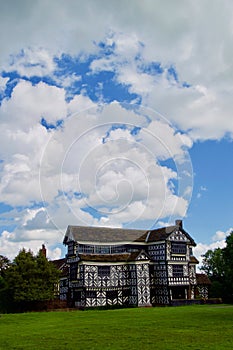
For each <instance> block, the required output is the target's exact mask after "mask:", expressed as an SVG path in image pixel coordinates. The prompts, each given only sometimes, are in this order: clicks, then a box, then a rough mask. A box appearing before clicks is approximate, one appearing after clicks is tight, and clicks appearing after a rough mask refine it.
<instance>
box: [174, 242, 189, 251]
mask: <svg viewBox="0 0 233 350" xmlns="http://www.w3.org/2000/svg"><path fill="white" fill-rule="evenodd" d="M171 251H172V254H186V243H176V242H172V249H171Z"/></svg>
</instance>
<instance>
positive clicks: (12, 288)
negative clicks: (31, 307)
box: [0, 249, 60, 311]
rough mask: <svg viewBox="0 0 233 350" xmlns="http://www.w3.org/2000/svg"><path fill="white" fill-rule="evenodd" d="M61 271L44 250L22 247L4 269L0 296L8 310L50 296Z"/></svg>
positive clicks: (14, 309) (47, 298)
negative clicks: (36, 251) (44, 253)
mask: <svg viewBox="0 0 233 350" xmlns="http://www.w3.org/2000/svg"><path fill="white" fill-rule="evenodd" d="M59 275H60V273H59V271H58V270H57V269H56V268H55V267H54V265H53V264H52V263H51V262H49V261H48V260H47V259H46V257H45V256H44V255H43V253H42V252H41V251H40V252H39V254H38V255H37V256H34V255H33V253H32V252H31V251H28V252H27V251H26V250H25V249H23V250H21V251H20V252H19V254H18V255H17V256H16V257H15V259H14V260H13V263H12V264H11V265H10V266H9V267H8V268H7V269H6V270H5V272H4V276H3V281H2V288H1V287H0V295H1V300H3V301H4V304H5V307H6V309H7V310H9V311H17V310H18V309H19V307H20V308H21V309H23V310H25V309H27V304H28V303H29V302H34V301H42V300H51V299H53V298H54V286H55V284H56V283H57V282H58V278H59Z"/></svg>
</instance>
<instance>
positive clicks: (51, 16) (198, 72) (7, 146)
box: [0, 0, 233, 254]
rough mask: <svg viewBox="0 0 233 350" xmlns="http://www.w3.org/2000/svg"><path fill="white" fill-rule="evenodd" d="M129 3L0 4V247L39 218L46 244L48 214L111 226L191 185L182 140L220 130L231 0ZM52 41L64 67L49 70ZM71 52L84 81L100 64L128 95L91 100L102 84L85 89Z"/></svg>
mask: <svg viewBox="0 0 233 350" xmlns="http://www.w3.org/2000/svg"><path fill="white" fill-rule="evenodd" d="M131 5H132V6H126V4H125V1H121V0H120V1H118V2H117V3H115V2H109V1H105V0H104V1H94V0H93V1H89V2H88V4H87V3H84V2H80V1H78V2H77V1H70V2H69V4H65V3H64V2H63V1H60V0H59V1H50V2H49V3H48V2H46V1H40V2H36V3H29V2H28V1H21V2H20V5H19V4H16V3H15V2H14V4H13V2H11V1H8V2H5V3H4V4H3V5H2V8H1V13H0V28H1V32H2V33H4V32H7V34H8V35H7V36H4V35H3V36H1V39H0V45H1V54H0V61H1V62H2V66H3V69H2V74H1V75H2V76H1V77H0V98H1V105H0V121H1V122H0V137H1V149H0V161H1V162H0V175H1V183H0V194H1V200H2V201H3V202H4V203H7V204H10V205H12V206H13V207H15V206H16V209H14V213H15V217H16V218H17V220H18V228H17V229H16V230H15V231H14V232H10V230H9V232H8V231H5V233H4V234H3V235H2V237H1V242H2V243H1V244H2V247H3V248H2V249H3V251H7V249H9V250H10V249H11V248H12V251H13V250H14V249H15V248H14V247H16V245H15V246H14V244H16V243H13V242H16V240H17V237H18V238H20V237H21V238H20V239H25V242H26V240H28V241H27V242H30V240H32V241H33V242H35V240H33V237H39V236H41V237H42V238H45V236H44V232H45V231H46V230H47V232H48V237H50V238H51V239H50V238H49V239H50V245H51V249H50V248H49V249H50V251H51V254H53V248H52V241H53V242H55V240H56V236H55V231H53V226H54V227H56V228H58V229H59V230H61V231H63V230H64V229H65V226H67V223H74V224H77V223H84V224H99V225H114V226H120V225H122V223H128V222H131V223H132V222H139V220H148V222H149V221H150V220H152V219H153V218H154V217H158V218H159V220H161V219H164V218H165V217H166V216H169V215H173V214H174V215H179V216H183V215H185V212H186V210H187V206H188V203H189V200H190V198H191V193H192V166H191V162H190V159H189V156H188V152H187V150H188V149H190V148H191V147H192V145H193V143H194V142H196V141H197V140H207V139H220V138H222V137H224V136H225V135H230V137H232V135H233V118H232V98H231V96H232V72H233V69H232V45H231V42H232V33H233V30H232V16H231V14H232V10H233V8H232V3H231V2H230V1H228V2H226V3H224V5H223V4H222V2H220V1H215V3H214V5H213V4H212V2H210V1H207V2H205V3H203V1H201V0H198V1H195V2H190V1H181V2H180V3H179V6H177V4H174V3H173V2H169V3H167V2H166V3H165V2H163V1H159V0H156V1H151V0H145V1H144V2H143V3H142V2H141V1H139V0H136V1H134V2H133V4H131ZM190 14H192V16H191V17H192V20H190ZM216 20H217V24H216ZM93 41H95V45H93ZM64 53H66V54H70V55H71V56H70V62H71V63H72V65H73V66H72V67H73V71H72V69H70V68H69V69H70V70H69V69H68V68H67V70H66V72H64V73H63V74H61V71H62V69H61V66H62V65H63V66H62V67H63V69H64V67H66V63H67V62H66V61H65V58H67V57H66V56H63V54H64ZM9 55H10V59H9ZM64 57H65V58H64ZM77 57H79V61H80V62H85V63H87V62H89V63H88V64H89V67H88V69H87V72H86V73H85V74H86V76H88V77H89V78H91V77H92V78H93V81H94V78H95V77H96V76H97V75H98V74H100V73H101V72H104V73H106V72H108V73H112V78H111V79H112V82H113V83H114V84H115V85H114V88H116V87H117V88H118V87H119V86H120V87H124V88H125V90H126V91H127V93H129V94H132V95H133V96H134V100H133V101H132V100H131V105H130V103H129V105H128V106H126V105H124V106H120V105H119V103H117V102H115V103H114V102H111V103H109V100H108V104H107V105H101V106H100V105H99V104H98V102H102V99H103V84H102V85H101V81H97V80H96V81H95V82H94V83H93V81H92V83H93V84H96V86H95V89H94V92H93V91H91V93H90V91H89V90H88V83H87V82H85V84H84V83H83V77H82V74H81V73H80V72H78V73H77V72H75V73H74V67H75V65H76V64H77ZM62 58H63V60H62ZM58 62H59V63H60V64H61V65H60V66H59V67H58ZM58 73H59V74H60V75H59V74H58ZM7 74H8V75H7ZM12 76H14V78H12ZM78 85H79V87H78V88H77V86H78ZM70 87H72V89H71V88H70ZM98 88H99V90H98ZM107 88H108V89H111V88H112V87H111V86H110V87H107ZM75 89H76V90H75ZM101 89H102V90H101ZM112 90H114V89H112ZM91 94H92V96H91V97H90V95H91ZM93 96H94V97H93ZM113 100H114V99H112V100H111V101H113ZM116 100H117V98H116ZM122 100H124V99H123V98H122ZM120 102H121V101H120ZM133 103H135V106H133ZM139 104H140V105H141V106H140V108H139ZM142 105H144V110H143V108H142ZM152 111H153V112H152ZM155 111H158V112H160V114H163V115H165V116H166V118H167V120H169V122H167V121H165V119H164V118H161V115H160V118H159V117H158V116H159V114H158V113H156V112H155ZM42 120H43V123H42ZM122 125H124V126H122ZM174 126H175V127H174ZM177 129H178V130H177ZM169 159H170V160H171V159H172V160H173V166H170V165H168V163H166V161H168V160H169ZM162 162H163V164H162ZM178 182H179V186H177V183H178ZM177 188H178V189H177ZM200 191H201V192H203V190H200ZM201 192H200V193H201ZM41 196H42V199H43V201H44V206H43V205H42V204H41ZM88 205H90V206H91V207H92V209H93V210H94V211H95V215H94V214H93V213H92V214H91V213H90V212H88V211H85V208H86V207H87V206H88ZM22 206H29V209H30V215H29V213H26V212H22ZM35 207H36V209H35ZM44 207H46V212H45V211H44ZM38 208H39V209H38ZM123 209H124V210H123ZM98 210H99V211H100V212H101V213H102V214H100V213H99V215H97V214H96V212H98ZM20 213H21V214H22V218H21V219H20V218H19V216H20V215H19V214H20ZM9 221H10V219H9ZM150 224H152V222H151V221H150ZM22 228H24V230H26V233H25V236H23V233H22V232H23V231H22ZM43 230H45V231H43ZM14 235H16V236H14ZM217 236H218V238H219V241H222V240H221V233H218V234H217ZM217 236H216V237H217ZM23 237H24V238H23ZM14 240H15V241H14ZM7 242H8V243H9V244H8V243H7ZM41 242H42V239H41V240H38V242H37V243H35V244H34V243H32V245H33V247H35V249H37V247H38V246H39V244H41ZM28 244H29V243H28ZM213 244H214V243H213ZM6 247H8V248H6ZM202 248H203V247H201V246H200V250H201V249H202ZM203 249H204V248H203ZM54 252H55V250H54ZM58 252H59V251H58V250H56V253H54V254H57V253H58Z"/></svg>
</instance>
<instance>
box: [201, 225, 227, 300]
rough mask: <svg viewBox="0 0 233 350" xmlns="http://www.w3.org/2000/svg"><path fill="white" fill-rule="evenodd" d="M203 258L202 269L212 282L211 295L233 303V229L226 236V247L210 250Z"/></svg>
mask: <svg viewBox="0 0 233 350" xmlns="http://www.w3.org/2000/svg"><path fill="white" fill-rule="evenodd" d="M203 258H204V259H203V266H202V267H201V269H202V270H203V271H204V272H205V273H206V274H207V275H208V277H209V278H210V280H211V282H212V285H211V288H210V297H220V298H222V299H223V301H224V302H227V303H233V231H232V232H231V234H230V235H229V236H228V237H227V238H226V247H225V248H222V249H221V248H216V249H214V250H208V251H207V252H206V253H205V254H204V255H203Z"/></svg>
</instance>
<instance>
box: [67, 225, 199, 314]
mask: <svg viewBox="0 0 233 350" xmlns="http://www.w3.org/2000/svg"><path fill="white" fill-rule="evenodd" d="M63 243H64V244H65V245H66V246H67V255H66V264H67V265H68V267H69V273H68V278H67V281H66V284H65V285H66V293H64V280H63V282H62V283H63V289H62V291H63V296H62V299H67V301H68V303H69V304H70V305H71V306H74V307H97V306H98V307H101V306H110V305H121V306H149V305H158V304H159V305H161V304H162V305H170V304H171V303H172V301H173V300H176V299H194V298H195V287H196V285H197V280H196V264H198V261H197V259H196V258H195V257H194V256H193V253H192V248H193V247H194V246H195V245H196V244H195V242H194V240H193V239H192V238H191V236H190V235H189V234H188V233H187V232H186V231H185V230H184V229H183V225H182V221H181V220H176V223H175V225H174V226H168V227H163V228H160V229H155V230H147V231H146V230H132V229H121V228H106V227H84V226H68V228H67V231H66V234H65V237H64V242H63ZM205 293H206V290H205Z"/></svg>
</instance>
